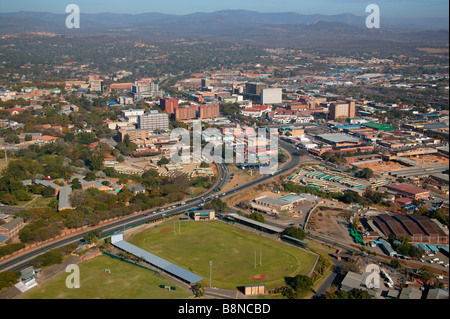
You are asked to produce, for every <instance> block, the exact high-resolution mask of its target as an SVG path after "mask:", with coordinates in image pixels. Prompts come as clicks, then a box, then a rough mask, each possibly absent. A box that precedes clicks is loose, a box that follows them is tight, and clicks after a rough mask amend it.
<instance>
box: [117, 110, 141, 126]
mask: <svg viewBox="0 0 450 319" xmlns="http://www.w3.org/2000/svg"><path fill="white" fill-rule="evenodd" d="M144 113H145V109H129V110H122V114H123V117H124V118H125V119H126V120H127V121H128V122H129V123H137V122H138V118H139V116H141V115H144Z"/></svg>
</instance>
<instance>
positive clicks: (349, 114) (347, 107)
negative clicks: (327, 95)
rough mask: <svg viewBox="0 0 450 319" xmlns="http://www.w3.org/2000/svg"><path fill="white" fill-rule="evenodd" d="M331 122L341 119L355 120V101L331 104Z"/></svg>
mask: <svg viewBox="0 0 450 319" xmlns="http://www.w3.org/2000/svg"><path fill="white" fill-rule="evenodd" d="M329 110H330V120H337V119H339V118H346V119H347V118H355V113H356V103H355V102H354V101H346V102H343V101H337V102H333V103H331V104H330V108H329Z"/></svg>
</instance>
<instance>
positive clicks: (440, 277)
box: [436, 276, 444, 280]
mask: <svg viewBox="0 0 450 319" xmlns="http://www.w3.org/2000/svg"><path fill="white" fill-rule="evenodd" d="M436 278H437V279H441V280H442V279H444V277H443V276H436Z"/></svg>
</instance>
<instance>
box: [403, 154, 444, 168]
mask: <svg viewBox="0 0 450 319" xmlns="http://www.w3.org/2000/svg"><path fill="white" fill-rule="evenodd" d="M408 158H409V159H410V160H413V161H415V162H418V163H420V164H422V165H423V166H440V165H445V164H448V158H446V157H444V156H439V155H433V154H429V155H421V156H410V157H408Z"/></svg>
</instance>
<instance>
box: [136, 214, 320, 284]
mask: <svg viewBox="0 0 450 319" xmlns="http://www.w3.org/2000/svg"><path fill="white" fill-rule="evenodd" d="M173 229H175V231H174V230H173ZM129 242H130V243H132V244H134V245H136V246H138V247H140V248H142V249H145V250H147V251H149V252H151V253H153V254H155V255H157V256H159V257H161V258H164V259H166V260H168V261H170V262H172V263H174V264H176V265H178V266H180V267H183V268H185V269H187V270H190V271H192V272H194V273H196V274H197V275H199V276H201V277H203V278H204V279H203V284H204V285H205V286H209V278H210V261H212V267H211V278H212V286H213V287H217V288H224V289H236V287H240V286H244V285H252V284H258V283H265V284H266V287H267V288H268V289H271V288H275V287H278V286H281V285H284V283H285V281H284V277H286V276H289V277H292V276H295V275H298V274H303V275H306V274H307V273H309V271H310V270H311V269H312V267H313V266H314V263H315V261H316V258H317V257H316V255H314V254H311V253H308V252H306V251H304V250H301V249H299V248H296V247H294V246H290V245H286V244H284V243H283V242H280V241H275V240H272V239H269V238H266V237H264V236H261V235H257V234H255V233H252V232H249V231H246V230H243V229H241V228H238V227H235V226H232V225H229V224H226V223H224V222H221V221H208V222H194V221H187V222H181V223H178V222H175V223H174V222H167V223H165V224H162V225H159V226H158V227H152V228H149V229H147V230H145V231H143V232H140V233H138V234H136V235H134V236H133V237H132V238H131V239H130V240H129ZM255 255H256V258H255ZM255 259H256V267H255ZM257 279H259V280H257Z"/></svg>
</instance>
